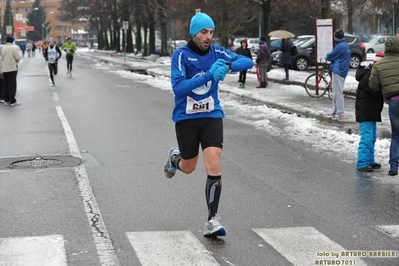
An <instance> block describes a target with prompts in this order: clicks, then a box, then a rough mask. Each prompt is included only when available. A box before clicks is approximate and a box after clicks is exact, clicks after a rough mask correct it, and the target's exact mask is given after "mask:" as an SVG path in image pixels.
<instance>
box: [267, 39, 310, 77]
mask: <svg viewBox="0 0 399 266" xmlns="http://www.w3.org/2000/svg"><path fill="white" fill-rule="evenodd" d="M292 43H293V45H295V46H296V47H297V51H298V54H297V55H295V56H293V57H292V63H291V68H293V69H297V70H305V69H307V68H308V66H309V65H312V64H314V59H313V58H314V43H315V37H314V35H304V37H300V36H298V38H295V39H293V41H292ZM280 56H281V51H279V50H278V51H276V52H274V53H272V63H275V64H277V65H279V66H282V64H281V63H280Z"/></svg>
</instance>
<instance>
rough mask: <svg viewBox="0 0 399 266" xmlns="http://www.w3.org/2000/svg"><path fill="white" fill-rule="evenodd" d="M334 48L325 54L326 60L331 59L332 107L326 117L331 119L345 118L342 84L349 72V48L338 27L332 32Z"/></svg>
mask: <svg viewBox="0 0 399 266" xmlns="http://www.w3.org/2000/svg"><path fill="white" fill-rule="evenodd" d="M334 41H335V47H334V49H333V50H332V51H331V52H329V53H328V54H327V57H326V59H327V61H331V65H330V70H331V72H332V78H331V81H332V93H333V108H332V112H331V113H330V114H328V115H327V117H329V118H331V119H333V120H346V116H345V106H344V85H345V79H346V76H347V75H348V72H349V64H350V61H351V49H350V47H349V45H348V43H347V42H346V40H345V38H344V32H343V31H342V30H341V29H338V30H336V31H335V32H334Z"/></svg>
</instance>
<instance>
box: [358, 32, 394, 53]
mask: <svg viewBox="0 0 399 266" xmlns="http://www.w3.org/2000/svg"><path fill="white" fill-rule="evenodd" d="M388 37H389V36H375V37H373V38H371V39H370V40H369V41H367V42H364V43H363V44H364V46H365V50H366V53H378V52H384V51H385V41H386V40H387V38H388Z"/></svg>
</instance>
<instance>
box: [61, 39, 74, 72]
mask: <svg viewBox="0 0 399 266" xmlns="http://www.w3.org/2000/svg"><path fill="white" fill-rule="evenodd" d="M62 50H64V51H65V52H66V61H67V75H70V76H71V77H72V62H73V55H74V54H75V51H76V45H75V43H74V42H72V39H71V37H67V41H66V43H64V44H63V45H62Z"/></svg>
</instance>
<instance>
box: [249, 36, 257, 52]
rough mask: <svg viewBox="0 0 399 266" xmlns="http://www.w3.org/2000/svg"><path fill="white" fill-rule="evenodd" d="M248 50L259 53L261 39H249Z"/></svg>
mask: <svg viewBox="0 0 399 266" xmlns="http://www.w3.org/2000/svg"><path fill="white" fill-rule="evenodd" d="M247 43H248V49H251V52H252V53H257V52H258V50H259V38H248V39H247Z"/></svg>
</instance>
